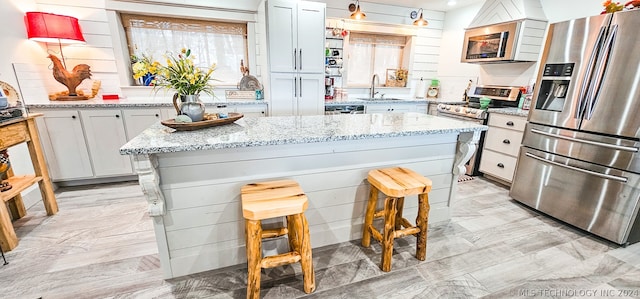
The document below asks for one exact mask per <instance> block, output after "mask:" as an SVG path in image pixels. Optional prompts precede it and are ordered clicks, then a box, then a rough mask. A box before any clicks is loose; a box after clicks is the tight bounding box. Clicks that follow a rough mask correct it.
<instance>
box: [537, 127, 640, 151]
mask: <svg viewBox="0 0 640 299" xmlns="http://www.w3.org/2000/svg"><path fill="white" fill-rule="evenodd" d="M531 133H535V134H540V135H544V136H548V137H552V138H558V139H564V140H569V141H573V142H579V143H586V144H591V145H595V146H601V147H606V148H610V149H615V150H621V151H625V152H634V153H637V152H638V148H637V147H632V146H624V145H616V144H610V143H604V142H597V141H591V140H584V139H579V138H574V137H569V136H563V135H560V134H553V133H547V132H545V131H540V130H537V129H531Z"/></svg>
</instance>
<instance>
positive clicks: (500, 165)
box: [496, 163, 504, 168]
mask: <svg viewBox="0 0 640 299" xmlns="http://www.w3.org/2000/svg"><path fill="white" fill-rule="evenodd" d="M496 166H498V167H500V168H504V164H502V163H498V165H496Z"/></svg>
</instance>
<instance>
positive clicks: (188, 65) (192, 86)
mask: <svg viewBox="0 0 640 299" xmlns="http://www.w3.org/2000/svg"><path fill="white" fill-rule="evenodd" d="M195 57H196V56H195V55H191V49H187V48H183V49H181V50H180V52H179V53H177V54H174V53H167V55H166V60H167V66H162V65H159V66H158V67H157V68H158V74H159V75H158V76H157V77H156V83H155V85H154V86H156V87H161V88H166V89H172V90H175V91H176V92H178V94H181V95H190V94H199V93H201V92H205V93H208V94H210V95H213V89H214V87H213V85H212V84H211V83H210V81H211V80H214V79H212V78H211V75H212V74H213V70H214V69H213V67H211V68H203V69H201V68H200V67H197V66H196V64H195ZM214 66H215V64H214ZM205 69H206V70H205Z"/></svg>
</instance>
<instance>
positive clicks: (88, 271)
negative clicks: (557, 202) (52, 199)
mask: <svg viewBox="0 0 640 299" xmlns="http://www.w3.org/2000/svg"><path fill="white" fill-rule="evenodd" d="M57 198H58V204H59V206H60V212H59V213H58V214H56V215H54V216H51V217H47V216H46V215H45V212H44V208H43V207H42V206H41V205H40V204H38V205H36V206H34V207H33V208H31V209H29V210H28V215H27V216H26V217H25V218H23V219H20V220H18V221H16V222H15V223H14V226H15V227H16V232H17V234H18V237H19V238H20V245H19V246H18V247H17V248H16V249H14V250H13V251H11V252H9V253H7V254H6V257H7V259H8V261H9V264H8V265H5V266H2V265H1V264H0V298H39V297H42V298H45V299H48V298H74V299H75V298H244V297H245V286H246V284H245V283H246V267H245V266H244V265H238V266H234V267H229V268H225V269H219V270H216V271H209V272H204V273H199V274H197V275H191V276H187V277H181V278H176V279H170V280H163V279H162V275H161V271H160V264H159V261H158V256H157V248H156V244H155V237H154V234H153V231H152V225H151V221H152V220H151V218H149V217H148V215H147V214H146V202H145V201H144V199H143V196H142V192H141V191H140V188H139V187H138V185H137V184H136V183H119V184H109V185H100V186H91V187H83V188H78V187H75V188H64V189H61V190H59V191H58V192H57ZM310 200H313V199H310ZM311 242H312V244H313V240H311ZM372 243H374V245H372V246H371V248H362V247H361V246H360V244H359V241H353V242H346V243H341V244H336V245H332V246H327V247H323V248H317V249H314V251H313V257H314V265H315V273H316V285H317V290H316V291H315V293H313V294H310V295H307V294H305V293H304V292H303V291H302V277H301V276H300V273H301V272H300V267H299V266H298V265H292V266H285V267H279V268H274V269H269V270H265V271H264V272H263V274H262V293H261V295H262V297H264V298H298V297H307V298H437V297H441V298H477V297H488V298H518V297H521V298H524V297H535V298H640V243H637V244H634V245H631V246H629V247H627V248H622V247H619V246H616V245H615V244H613V243H610V242H607V241H603V240H601V239H598V238H596V237H593V236H591V235H588V234H585V233H583V232H581V231H579V230H577V229H575V228H572V227H569V226H567V225H564V224H561V223H559V222H557V221H555V220H553V219H550V218H548V217H546V216H540V215H538V214H537V213H535V212H533V211H531V210H529V209H528V208H525V207H523V206H522V205H520V204H518V203H516V202H514V201H513V200H512V199H510V198H509V196H508V190H507V189H505V188H503V187H502V186H500V185H496V184H493V183H491V182H489V181H486V180H484V179H482V178H476V179H474V180H471V181H466V182H462V183H460V184H459V191H458V197H457V200H456V202H455V203H454V215H453V219H452V220H451V221H450V222H446V223H439V224H433V225H431V226H430V228H429V237H428V247H427V260H426V261H424V262H419V261H417V260H416V259H415V258H414V257H413V255H414V254H415V238H414V237H406V238H403V239H398V240H396V243H395V244H396V245H395V246H396V247H395V251H394V255H393V264H392V271H391V272H389V273H383V272H381V271H380V270H379V268H378V266H377V265H378V264H379V262H380V254H381V249H380V246H379V245H377V244H375V242H372Z"/></svg>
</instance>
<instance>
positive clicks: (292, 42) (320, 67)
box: [267, 0, 326, 73]
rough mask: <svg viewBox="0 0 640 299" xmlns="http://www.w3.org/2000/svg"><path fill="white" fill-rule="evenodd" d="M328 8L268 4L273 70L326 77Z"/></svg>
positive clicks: (280, 0) (283, 0) (274, 0)
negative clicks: (326, 14)
mask: <svg viewBox="0 0 640 299" xmlns="http://www.w3.org/2000/svg"><path fill="white" fill-rule="evenodd" d="M325 7H326V5H325V4H324V3H319V2H307V1H290V0H269V1H268V2H267V24H268V25H267V26H268V27H267V28H268V29H267V40H268V42H269V45H268V48H269V53H270V54H269V70H271V71H272V72H304V73H324V33H325ZM272 54H273V55H272Z"/></svg>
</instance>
